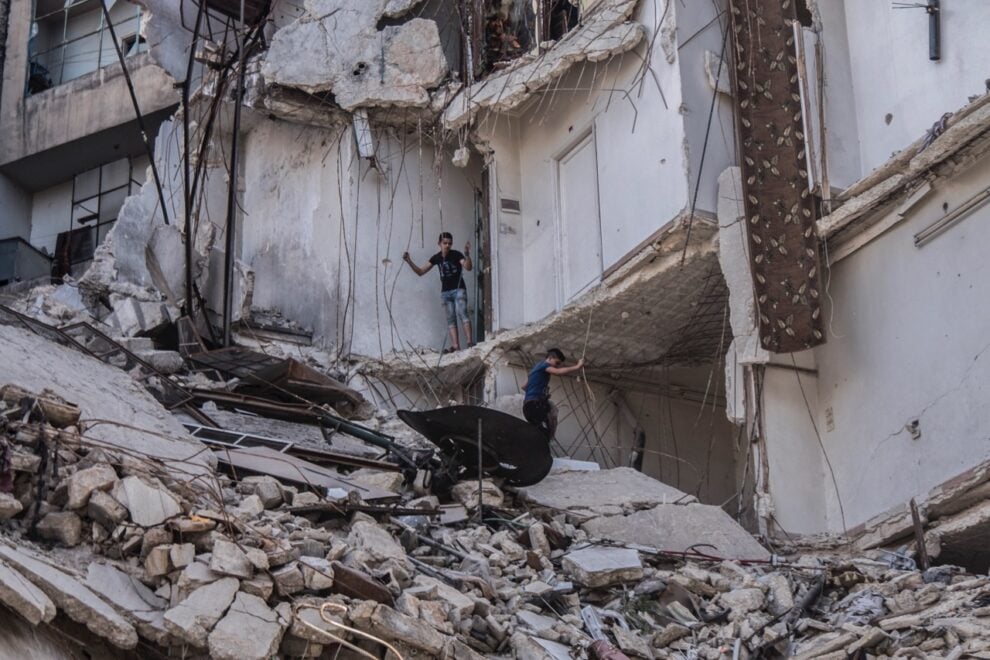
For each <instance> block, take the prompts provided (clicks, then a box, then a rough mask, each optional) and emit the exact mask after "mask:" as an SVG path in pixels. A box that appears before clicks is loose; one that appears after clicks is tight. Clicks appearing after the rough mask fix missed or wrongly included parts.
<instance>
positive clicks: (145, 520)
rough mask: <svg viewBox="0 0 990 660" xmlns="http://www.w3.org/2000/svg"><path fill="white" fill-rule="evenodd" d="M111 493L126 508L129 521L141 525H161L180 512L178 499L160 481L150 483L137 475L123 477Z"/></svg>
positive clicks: (180, 507)
mask: <svg viewBox="0 0 990 660" xmlns="http://www.w3.org/2000/svg"><path fill="white" fill-rule="evenodd" d="M112 494H113V496H114V498H115V499H116V500H117V501H119V502H120V503H121V504H123V505H124V508H126V509H127V511H128V513H129V514H130V517H131V521H132V522H134V523H135V524H137V525H141V526H142V527H154V526H155V525H161V524H162V523H163V522H165V521H166V520H168V519H169V518H172V517H174V516H177V515H179V514H180V513H182V506H181V505H180V504H179V502H178V500H176V499H175V497H174V496H173V495H172V493H170V492H169V491H168V489H166V488H165V487H164V486H162V485H161V483H155V484H153V485H152V484H147V483H145V482H144V481H142V480H141V479H140V478H138V477H125V478H124V479H122V480H121V481H120V482H119V483H118V484H117V487H116V488H114V491H113V493H112Z"/></svg>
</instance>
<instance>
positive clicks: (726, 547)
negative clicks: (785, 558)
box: [581, 504, 770, 560]
mask: <svg viewBox="0 0 990 660" xmlns="http://www.w3.org/2000/svg"><path fill="white" fill-rule="evenodd" d="M581 527H582V529H584V531H586V532H587V533H588V535H589V536H590V537H592V538H599V539H608V540H610V541H616V542H619V543H630V544H635V545H642V546H646V547H648V548H654V549H657V550H666V551H669V552H683V551H685V550H687V549H688V548H691V547H692V546H695V545H697V544H699V543H704V544H709V545H711V546H713V547H714V548H715V549H714V550H712V549H711V548H708V549H706V552H710V553H711V554H713V555H716V556H721V557H731V558H736V559H749V560H766V559H769V558H770V553H769V552H768V551H767V549H766V548H764V547H763V546H761V545H760V544H759V543H757V541H756V539H754V538H753V537H752V536H751V535H750V534H749V532H747V531H746V530H744V529H743V528H742V527H741V526H740V525H739V523H737V522H736V521H735V520H733V519H732V518H731V517H730V516H729V514H727V513H726V512H725V511H723V510H722V509H721V508H719V507H717V506H710V505H706V504H688V505H684V506H681V505H672V504H662V505H660V506H657V507H654V508H652V509H647V510H645V511H636V512H635V513H632V514H630V515H628V516H601V517H598V518H594V519H592V520H589V521H588V522H586V523H584V524H583V525H582V526H581Z"/></svg>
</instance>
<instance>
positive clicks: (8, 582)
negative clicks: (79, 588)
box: [0, 561, 56, 626]
mask: <svg viewBox="0 0 990 660" xmlns="http://www.w3.org/2000/svg"><path fill="white" fill-rule="evenodd" d="M0 603H3V604H4V605H6V606H7V607H9V608H10V609H12V610H14V611H15V612H17V613H18V614H20V615H21V616H22V617H24V618H25V619H27V620H28V621H29V622H30V623H31V625H32V626H36V625H38V624H39V623H41V622H45V623H48V622H49V621H51V620H52V619H54V618H55V612H56V610H55V603H53V602H52V601H51V599H50V598H49V597H48V596H46V595H45V592H43V591H42V590H41V589H39V588H38V587H36V586H34V584H32V583H31V581H30V580H28V579H27V578H26V577H24V576H23V575H21V574H20V573H18V572H17V571H16V570H14V569H13V568H11V567H10V566H9V565H7V564H6V563H4V562H3V561H0Z"/></svg>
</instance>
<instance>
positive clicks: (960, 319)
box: [816, 159, 990, 529]
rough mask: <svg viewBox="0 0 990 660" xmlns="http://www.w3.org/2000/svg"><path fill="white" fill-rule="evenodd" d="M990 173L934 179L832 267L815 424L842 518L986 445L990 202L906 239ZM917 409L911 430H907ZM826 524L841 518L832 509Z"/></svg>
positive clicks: (917, 487)
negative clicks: (893, 221) (935, 232)
mask: <svg viewBox="0 0 990 660" xmlns="http://www.w3.org/2000/svg"><path fill="white" fill-rule="evenodd" d="M988 177H990V160H987V159H985V160H984V161H983V162H982V163H981V164H979V165H977V166H975V167H972V168H971V169H969V170H968V171H967V172H966V173H965V175H962V176H959V177H957V178H956V179H954V180H953V181H951V182H947V183H939V184H938V185H937V186H936V189H935V191H934V192H933V193H931V194H930V195H929V197H928V198H927V199H926V200H925V201H924V202H923V203H921V204H919V205H918V206H916V207H915V208H914V209H912V211H911V212H910V215H909V218H908V219H907V220H906V221H905V222H904V223H902V224H901V225H899V226H897V227H895V228H894V229H892V230H891V231H889V232H888V233H887V234H885V235H884V236H882V237H881V238H879V239H877V240H876V241H874V242H873V243H871V244H869V245H867V246H866V247H865V248H863V249H861V250H860V251H858V252H856V253H854V254H853V255H851V256H850V257H848V258H846V259H844V260H843V261H841V262H840V263H839V264H837V265H836V267H835V268H834V269H833V272H832V278H831V285H830V287H829V294H830V299H831V300H832V301H833V307H832V312H831V317H830V319H829V320H830V324H829V325H830V329H829V340H828V343H827V344H825V345H824V346H822V347H821V348H820V349H818V350H817V351H816V354H817V362H818V365H819V374H820V386H819V394H820V397H821V400H820V409H819V420H820V421H819V427H820V428H822V429H824V430H823V437H824V439H825V442H826V445H827V446H828V447H830V448H832V447H834V448H835V450H834V451H833V452H832V454H831V457H832V464H833V467H835V471H836V479H837V481H838V484H839V494H840V496H841V498H842V502H843V505H844V508H845V513H846V522H847V524H849V525H855V524H857V523H859V522H862V521H863V520H865V519H867V518H869V517H870V516H872V515H874V514H876V513H879V512H881V511H883V510H885V509H887V508H889V507H891V506H893V505H897V504H901V503H903V502H904V501H906V500H907V499H909V498H910V497H912V496H914V495H918V494H922V493H924V492H926V491H927V490H928V489H929V488H931V487H932V486H934V485H936V484H938V483H940V482H942V481H944V480H946V479H948V478H950V477H952V476H954V475H956V474H958V473H959V472H962V471H963V470H964V469H966V468H967V467H969V466H972V465H974V464H976V463H977V462H979V461H980V460H983V459H985V458H986V457H987V455H988V454H990V408H988V406H987V405H986V400H987V393H988V390H990V350H988V348H990V313H988V312H987V310H986V305H985V301H986V300H987V299H988V296H990V264H988V262H987V259H986V254H985V249H984V247H985V246H986V245H987V243H988V241H990V207H988V206H984V207H983V208H981V209H979V210H978V211H976V212H974V213H973V214H972V215H970V216H969V217H967V218H966V219H964V220H963V221H962V222H960V223H959V224H957V225H955V226H954V227H952V228H951V229H949V230H948V231H947V232H945V233H943V234H942V235H940V236H939V237H937V238H936V239H934V240H933V241H932V242H930V243H928V244H926V245H924V246H923V247H921V248H920V249H919V248H916V247H915V246H914V243H913V237H914V234H915V233H917V232H918V231H920V230H921V229H923V228H925V227H927V226H928V225H929V224H931V223H932V222H934V221H935V220H936V219H938V218H940V217H941V216H942V215H943V204H948V208H949V209H950V210H951V209H953V208H955V207H956V206H958V205H959V204H960V203H961V202H962V201H963V200H964V199H966V198H968V197H969V196H971V195H972V194H973V193H975V192H976V191H977V190H980V189H982V188H984V187H986V181H987V179H988ZM829 408H831V416H832V418H833V419H834V429H831V430H830V428H829V425H828V423H827V421H826V420H825V416H826V411H827V410H828V409H829ZM915 419H917V420H919V423H920V429H921V437H920V438H919V439H917V440H914V439H912V438H911V435H910V434H909V433H908V432H907V431H906V430H905V429H904V426H905V424H906V423H908V422H910V421H912V420H915ZM834 510H835V503H834V502H832V503H830V512H834ZM829 523H830V526H831V527H832V528H833V529H834V528H836V526H837V525H836V521H835V519H834V515H830V520H829Z"/></svg>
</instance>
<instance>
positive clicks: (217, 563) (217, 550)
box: [210, 539, 254, 578]
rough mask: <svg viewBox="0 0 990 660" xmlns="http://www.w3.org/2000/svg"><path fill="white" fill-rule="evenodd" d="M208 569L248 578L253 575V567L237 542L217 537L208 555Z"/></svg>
mask: <svg viewBox="0 0 990 660" xmlns="http://www.w3.org/2000/svg"><path fill="white" fill-rule="evenodd" d="M210 570H211V571H214V572H215V573H222V574H224V575H233V576H234V577H240V578H249V577H251V576H252V575H254V567H253V566H252V565H251V560H250V559H248V557H247V555H246V554H244V551H243V550H241V549H240V548H239V547H237V544H235V543H231V542H230V541H224V540H223V539H217V541H216V542H215V543H214V544H213V554H212V556H211V557H210Z"/></svg>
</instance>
